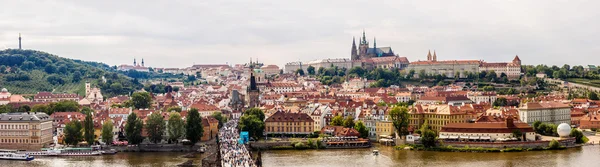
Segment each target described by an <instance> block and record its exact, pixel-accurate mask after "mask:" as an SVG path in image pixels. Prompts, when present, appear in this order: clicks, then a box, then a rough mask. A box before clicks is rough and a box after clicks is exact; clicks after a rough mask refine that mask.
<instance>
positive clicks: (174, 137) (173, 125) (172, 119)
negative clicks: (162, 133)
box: [167, 112, 185, 142]
mask: <svg viewBox="0 0 600 167" xmlns="http://www.w3.org/2000/svg"><path fill="white" fill-rule="evenodd" d="M167 126H168V128H167V133H168V134H169V135H168V136H169V140H171V141H175V142H177V141H178V139H179V138H181V136H183V133H184V130H185V129H184V126H185V123H184V122H183V119H182V118H181V115H180V114H179V113H178V112H173V113H171V114H170V115H169V124H167Z"/></svg>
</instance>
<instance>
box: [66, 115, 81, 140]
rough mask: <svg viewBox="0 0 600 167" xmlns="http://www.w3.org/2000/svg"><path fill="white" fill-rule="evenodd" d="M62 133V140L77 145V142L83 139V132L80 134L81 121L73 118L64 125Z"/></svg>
mask: <svg viewBox="0 0 600 167" xmlns="http://www.w3.org/2000/svg"><path fill="white" fill-rule="evenodd" d="M64 133H65V134H64V139H63V140H64V142H65V144H67V145H77V143H79V141H81V140H82V139H83V134H81V123H80V122H79V120H77V119H74V120H73V121H71V122H69V123H67V125H65V129H64Z"/></svg>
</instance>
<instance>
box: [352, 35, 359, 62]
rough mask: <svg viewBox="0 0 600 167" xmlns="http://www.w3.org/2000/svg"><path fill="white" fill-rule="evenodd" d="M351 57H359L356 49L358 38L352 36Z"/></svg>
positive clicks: (354, 58)
mask: <svg viewBox="0 0 600 167" xmlns="http://www.w3.org/2000/svg"><path fill="white" fill-rule="evenodd" d="M350 55H351V56H350V59H352V60H356V59H358V57H357V55H358V51H357V50H356V40H355V39H354V37H352V50H351V51H350Z"/></svg>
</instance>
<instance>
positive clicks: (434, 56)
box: [433, 50, 437, 61]
mask: <svg viewBox="0 0 600 167" xmlns="http://www.w3.org/2000/svg"><path fill="white" fill-rule="evenodd" d="M433 61H437V55H436V54H435V50H433Z"/></svg>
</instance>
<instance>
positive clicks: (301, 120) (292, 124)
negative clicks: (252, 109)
mask: <svg viewBox="0 0 600 167" xmlns="http://www.w3.org/2000/svg"><path fill="white" fill-rule="evenodd" d="M265 132H266V133H267V134H301V135H307V134H311V133H313V132H314V120H313V119H312V118H311V117H310V116H309V115H308V114H306V113H290V112H284V111H277V112H275V113H274V114H273V115H271V116H270V117H269V118H267V120H265Z"/></svg>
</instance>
